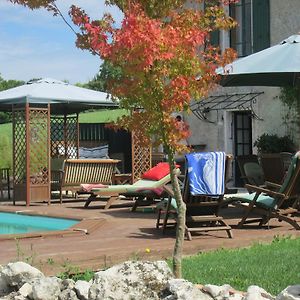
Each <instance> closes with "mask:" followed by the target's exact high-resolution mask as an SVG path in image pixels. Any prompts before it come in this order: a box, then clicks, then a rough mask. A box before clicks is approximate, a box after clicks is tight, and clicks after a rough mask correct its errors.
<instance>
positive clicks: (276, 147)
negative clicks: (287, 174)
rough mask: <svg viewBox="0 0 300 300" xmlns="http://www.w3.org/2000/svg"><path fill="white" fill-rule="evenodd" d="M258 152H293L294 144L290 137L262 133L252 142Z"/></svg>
mask: <svg viewBox="0 0 300 300" xmlns="http://www.w3.org/2000/svg"><path fill="white" fill-rule="evenodd" d="M254 147H257V151H258V152H259V153H279V152H295V148H296V147H295V144H294V142H293V141H292V139H291V138H290V137H289V136H287V135H285V136H283V137H279V136H278V135H277V134H266V133H264V134H262V135H261V136H260V137H258V138H257V140H256V141H255V142H254Z"/></svg>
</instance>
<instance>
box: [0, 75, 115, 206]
mask: <svg viewBox="0 0 300 300" xmlns="http://www.w3.org/2000/svg"><path fill="white" fill-rule="evenodd" d="M100 107H101V108H109V107H111V108H116V107H118V105H117V104H116V103H115V102H113V101H112V100H111V97H110V96H109V95H108V94H106V93H102V92H97V91H93V90H89V89H85V88H81V87H77V86H73V85H71V84H68V83H65V82H62V81H58V80H54V79H42V80H38V81H34V82H28V83H27V84H24V85H22V86H19V87H16V88H12V89H9V90H6V91H2V92H0V111H10V112H12V123H13V185H14V201H20V200H22V201H24V200H25V201H26V205H30V203H31V202H35V201H49V199H50V192H51V186H50V179H51V178H50V177H51V176H50V175H51V163H50V159H51V157H54V156H56V155H58V154H60V155H63V156H64V157H65V158H78V153H79V151H78V149H79V134H78V132H79V124H78V114H79V112H82V111H84V110H87V109H92V108H98V109H99V108H100Z"/></svg>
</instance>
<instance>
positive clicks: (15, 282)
mask: <svg viewBox="0 0 300 300" xmlns="http://www.w3.org/2000/svg"><path fill="white" fill-rule="evenodd" d="M1 274H2V275H4V277H5V279H6V281H7V283H8V285H10V286H11V287H18V288H20V287H21V286H22V285H23V284H24V283H26V282H29V283H30V282H32V281H33V280H34V279H36V278H41V277H43V276H44V275H43V273H42V272H41V271H39V270H38V269H36V268H34V267H32V266H30V265H28V264H26V263H24V262H21V261H19V262H15V263H9V264H8V265H6V266H5V267H3V269H2V270H1Z"/></svg>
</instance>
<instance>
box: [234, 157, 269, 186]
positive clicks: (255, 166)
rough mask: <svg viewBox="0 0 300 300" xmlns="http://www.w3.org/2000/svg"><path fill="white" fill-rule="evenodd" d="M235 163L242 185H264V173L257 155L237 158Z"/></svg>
mask: <svg viewBox="0 0 300 300" xmlns="http://www.w3.org/2000/svg"><path fill="white" fill-rule="evenodd" d="M236 161H237V163H238V166H239V169H240V172H241V178H242V179H243V181H244V184H252V185H263V184H264V183H265V178H264V172H263V169H262V167H261V166H260V164H259V162H258V157H257V155H241V156H237V157H236Z"/></svg>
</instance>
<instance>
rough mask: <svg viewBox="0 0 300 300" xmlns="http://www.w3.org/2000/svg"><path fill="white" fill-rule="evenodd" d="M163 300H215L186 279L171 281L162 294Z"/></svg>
mask: <svg viewBox="0 0 300 300" xmlns="http://www.w3.org/2000/svg"><path fill="white" fill-rule="evenodd" d="M161 299H163V300H177V299H180V300H213V298H212V297H211V296H210V295H208V294H206V293H203V292H202V291H200V290H199V289H198V288H196V287H195V286H194V284H192V283H191V282H189V281H187V280H184V279H171V280H169V281H168V283H167V285H166V288H165V289H164V291H163V292H162V294H161Z"/></svg>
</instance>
